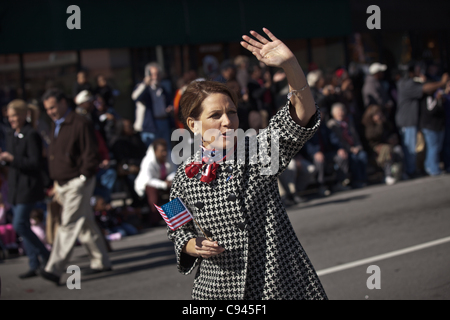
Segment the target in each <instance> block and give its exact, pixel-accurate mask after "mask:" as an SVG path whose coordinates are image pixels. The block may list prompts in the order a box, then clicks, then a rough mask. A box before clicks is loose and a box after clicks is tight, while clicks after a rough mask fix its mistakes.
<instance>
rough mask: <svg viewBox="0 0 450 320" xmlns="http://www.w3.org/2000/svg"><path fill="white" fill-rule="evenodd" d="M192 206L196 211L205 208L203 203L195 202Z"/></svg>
mask: <svg viewBox="0 0 450 320" xmlns="http://www.w3.org/2000/svg"><path fill="white" fill-rule="evenodd" d="M194 206H196V207H197V208H198V209H201V208H203V207H204V206H205V204H204V203H203V202H200V201H199V202H196V203H195V204H194Z"/></svg>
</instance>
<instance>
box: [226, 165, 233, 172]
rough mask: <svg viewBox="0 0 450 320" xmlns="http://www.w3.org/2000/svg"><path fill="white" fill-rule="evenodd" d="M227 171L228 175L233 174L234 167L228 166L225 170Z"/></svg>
mask: <svg viewBox="0 0 450 320" xmlns="http://www.w3.org/2000/svg"><path fill="white" fill-rule="evenodd" d="M225 171H226V172H228V173H232V172H233V167H232V166H228V167H227V168H226V169H225Z"/></svg>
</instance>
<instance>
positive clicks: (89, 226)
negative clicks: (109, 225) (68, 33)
mask: <svg viewBox="0 0 450 320" xmlns="http://www.w3.org/2000/svg"><path fill="white" fill-rule="evenodd" d="M42 100H43V102H44V107H45V110H46V111H47V114H48V115H49V117H50V118H51V119H52V120H53V124H52V134H51V142H50V146H49V150H48V161H49V173H50V177H51V178H52V179H53V180H54V181H55V187H56V193H57V195H58V196H59V198H60V201H61V203H62V207H63V211H62V215H61V225H60V226H59V228H58V231H57V234H56V238H55V241H54V243H53V247H52V251H51V255H50V258H49V261H48V263H47V265H46V266H45V269H44V270H42V271H41V275H42V277H43V278H45V279H47V280H50V281H53V282H55V283H56V284H59V280H60V277H61V274H62V273H64V272H65V268H66V265H67V262H68V261H69V259H70V256H71V254H72V251H73V248H74V245H75V241H76V240H77V238H78V239H79V240H80V242H81V243H82V244H83V245H84V246H85V248H86V249H87V251H88V253H89V256H90V260H91V264H90V269H88V270H87V272H84V274H91V273H97V272H102V271H109V270H111V263H110V261H109V258H108V254H107V249H106V244H105V242H104V239H103V237H102V235H101V233H100V230H99V229H98V227H97V225H96V222H95V219H94V213H93V211H92V208H91V206H90V198H91V196H92V193H93V191H94V187H95V173H96V170H97V168H98V165H99V151H98V147H97V143H96V140H95V135H94V131H93V127H92V123H91V122H90V121H89V120H88V119H87V118H85V117H83V116H82V115H79V114H77V113H75V112H74V111H73V110H71V109H70V108H69V107H68V104H67V101H66V99H65V98H64V95H63V93H62V92H61V91H60V90H58V89H49V90H48V91H47V92H46V93H45V94H44V96H43V98H42Z"/></svg>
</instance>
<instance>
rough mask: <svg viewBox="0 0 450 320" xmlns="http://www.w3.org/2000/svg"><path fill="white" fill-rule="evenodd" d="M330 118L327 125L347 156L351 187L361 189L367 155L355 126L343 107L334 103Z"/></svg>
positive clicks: (365, 178) (364, 181) (364, 182)
mask: <svg viewBox="0 0 450 320" xmlns="http://www.w3.org/2000/svg"><path fill="white" fill-rule="evenodd" d="M331 116H332V119H330V120H329V121H328V123H327V126H328V128H330V129H331V131H333V132H334V133H335V134H336V136H337V137H338V139H339V143H340V144H341V146H342V148H343V149H344V150H345V151H346V152H347V154H348V155H349V160H350V161H349V169H350V172H351V175H352V186H353V187H355V188H359V187H363V186H365V185H366V181H367V173H366V170H367V154H366V152H365V151H364V150H363V147H362V145H361V140H360V139H359V136H358V133H357V132H356V129H355V126H354V125H353V123H352V121H350V120H349V118H348V117H347V115H346V110H345V106H344V105H343V104H342V103H339V102H336V103H334V104H333V105H332V107H331Z"/></svg>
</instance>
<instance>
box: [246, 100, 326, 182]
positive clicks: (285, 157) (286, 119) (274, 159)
mask: <svg viewBox="0 0 450 320" xmlns="http://www.w3.org/2000/svg"><path fill="white" fill-rule="evenodd" d="M290 107H291V102H290V100H288V101H287V103H286V105H285V106H284V107H283V108H281V109H280V110H279V111H278V112H277V113H276V114H275V116H274V117H272V119H271V120H270V122H269V126H268V127H267V128H266V129H264V130H262V132H260V133H259V134H258V135H257V140H258V150H257V151H256V150H254V149H253V150H252V146H251V142H250V146H249V152H250V159H251V160H250V161H252V159H253V161H254V162H257V163H259V165H261V170H260V173H261V175H263V176H269V177H278V176H279V175H280V174H281V173H282V172H283V171H284V170H285V169H286V168H287V166H288V165H289V162H290V161H291V159H292V158H294V156H295V155H296V154H297V153H298V152H299V151H300V149H301V148H302V147H303V145H304V144H305V143H306V141H308V140H309V139H310V138H311V137H312V136H313V135H314V133H315V132H316V131H317V130H318V128H319V126H320V112H319V109H318V107H317V105H316V113H315V114H314V115H313V116H312V117H311V119H310V121H309V123H308V124H307V125H306V126H305V127H302V126H300V125H299V124H297V123H296V122H295V121H294V119H292V117H291V113H290V111H289V108H290ZM255 156H256V157H258V159H257V160H255Z"/></svg>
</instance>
